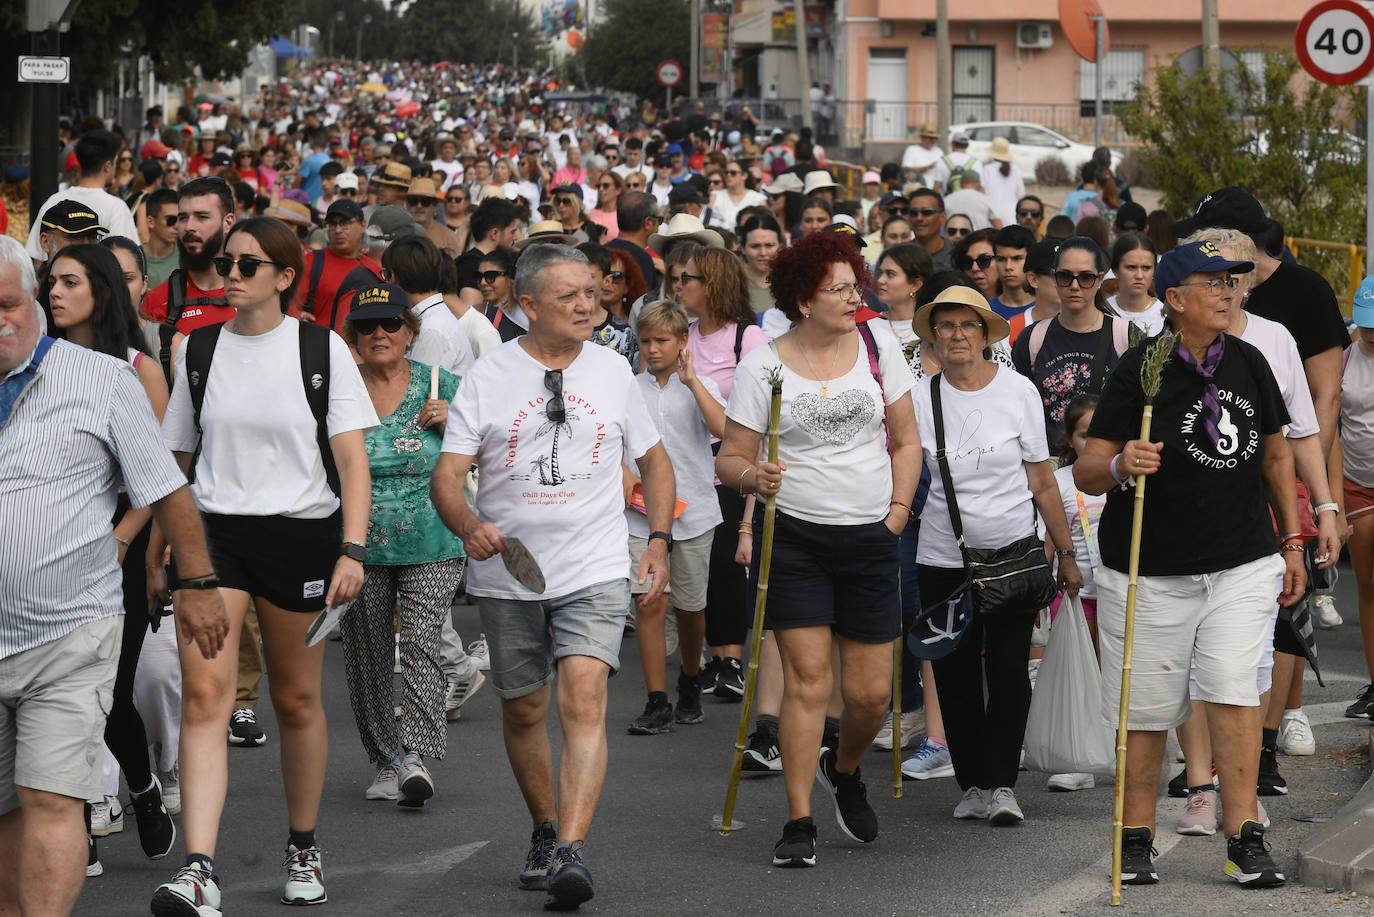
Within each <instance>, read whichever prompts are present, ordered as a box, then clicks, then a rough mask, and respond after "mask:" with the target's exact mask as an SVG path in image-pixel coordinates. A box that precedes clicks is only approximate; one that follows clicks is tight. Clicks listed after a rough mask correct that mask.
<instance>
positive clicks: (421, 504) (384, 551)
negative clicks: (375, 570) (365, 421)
mask: <svg viewBox="0 0 1374 917" xmlns="http://www.w3.org/2000/svg"><path fill="white" fill-rule="evenodd" d="M407 362H409V363H410V385H409V386H407V387H406V393H405V395H404V396H403V397H402V398H401V403H400V405H398V406H397V408H396V410H395V411H394V412H392V413H391V414H390V415H389V416H386V417H383V418H381V420H382V423H381V426H379V427H377V429H375V430H373V431H372V432H371V433H369V434H367V463H368V465H369V466H370V468H371V470H372V517H371V519H369V520H368V524H367V562H368V564H378V565H400V564H424V563H430V562H431V561H436V560H451V559H452V558H455V557H463V556H464V554H463V543H462V542H461V541H459V540H458V536H457V535H455V534H453V533H452V532H450V531H449V530H448V527H447V526H445V525H444V523H443V522H442V521H440V519H439V512H438V510H436V509H435V508H434V504H433V503H432V502H430V499H429V479H430V476H431V475H432V474H433V473H434V466H435V465H436V464H437V463H438V461H439V447H440V446H441V445H442V444H443V437H442V436H441V435H440V434H439V432H438V431H437V430H436V429H435V428H433V427H430V428H427V429H422V428H421V427H420V425H419V424H417V423H416V422H415V419H416V417H418V416H419V414H420V411H421V410H423V409H424V406H425V401H427V400H428V399H429V367H428V366H426V365H424V364H423V363H416V362H415V361H414V360H409V361H407ZM457 391H458V377H457V376H455V375H454V374H453V373H451V372H449V371H448V370H446V369H443V368H440V370H439V397H440V398H442V399H443V400H445V401H452V400H453V395H454V393H455V392H457Z"/></svg>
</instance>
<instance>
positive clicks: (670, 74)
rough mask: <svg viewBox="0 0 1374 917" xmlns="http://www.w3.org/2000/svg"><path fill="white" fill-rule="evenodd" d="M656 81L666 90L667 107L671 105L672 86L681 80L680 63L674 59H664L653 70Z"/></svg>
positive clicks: (670, 107)
mask: <svg viewBox="0 0 1374 917" xmlns="http://www.w3.org/2000/svg"><path fill="white" fill-rule="evenodd" d="M654 75H655V76H657V77H658V81H659V83H660V84H662V85H663V86H664V87H665V88H666V89H667V90H668V103H667V108H668V109H669V110H670V111H671V110H672V107H673V87H674V86H676V85H677V84H678V83H681V82H682V65H681V64H679V63H678V62H677V61H675V60H666V61H664V62H663V63H661V64H659V65H658V69H657V70H655V71H654Z"/></svg>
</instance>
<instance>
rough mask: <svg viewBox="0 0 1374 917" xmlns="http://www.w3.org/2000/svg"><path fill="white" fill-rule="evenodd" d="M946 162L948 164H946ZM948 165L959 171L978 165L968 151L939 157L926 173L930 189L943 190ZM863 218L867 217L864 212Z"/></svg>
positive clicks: (947, 177) (957, 151)
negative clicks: (933, 166)
mask: <svg viewBox="0 0 1374 917" xmlns="http://www.w3.org/2000/svg"><path fill="white" fill-rule="evenodd" d="M946 160H948V164H946ZM950 165H953V166H954V168H956V169H959V170H960V171H962V170H964V169H968V168H977V167H978V163H977V162H976V161H975V160H974V158H973V154H972V153H970V152H969V151H968V150H963V151H960V150H954V151H952V152H950V153H948V154H947V155H945V156H941V157H940V161H939V162H937V163H935V168H933V169H931V170H930V171H929V172H927V173H926V177H927V180H928V182H929V184H930V187H932V188H934V189H935V190H936V191H943V190H944V188H945V182H947V181H949V176H950V174H951V173H950V168H949V167H950ZM945 209H946V210H947V211H948V212H949V213H959V212H960V211H957V210H949V208H945ZM865 216H867V213H866V212H865Z"/></svg>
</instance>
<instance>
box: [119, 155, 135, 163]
mask: <svg viewBox="0 0 1374 917" xmlns="http://www.w3.org/2000/svg"><path fill="white" fill-rule="evenodd" d="M119 161H120V162H133V161H134V158H133V157H132V156H121V157H119Z"/></svg>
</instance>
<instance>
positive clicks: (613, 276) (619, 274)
mask: <svg viewBox="0 0 1374 917" xmlns="http://www.w3.org/2000/svg"><path fill="white" fill-rule="evenodd" d="M606 279H607V280H610V281H611V282H613V283H619V282H620V281H622V280H624V279H625V272H624V271H611V272H610V273H609V274H607V275H606Z"/></svg>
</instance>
